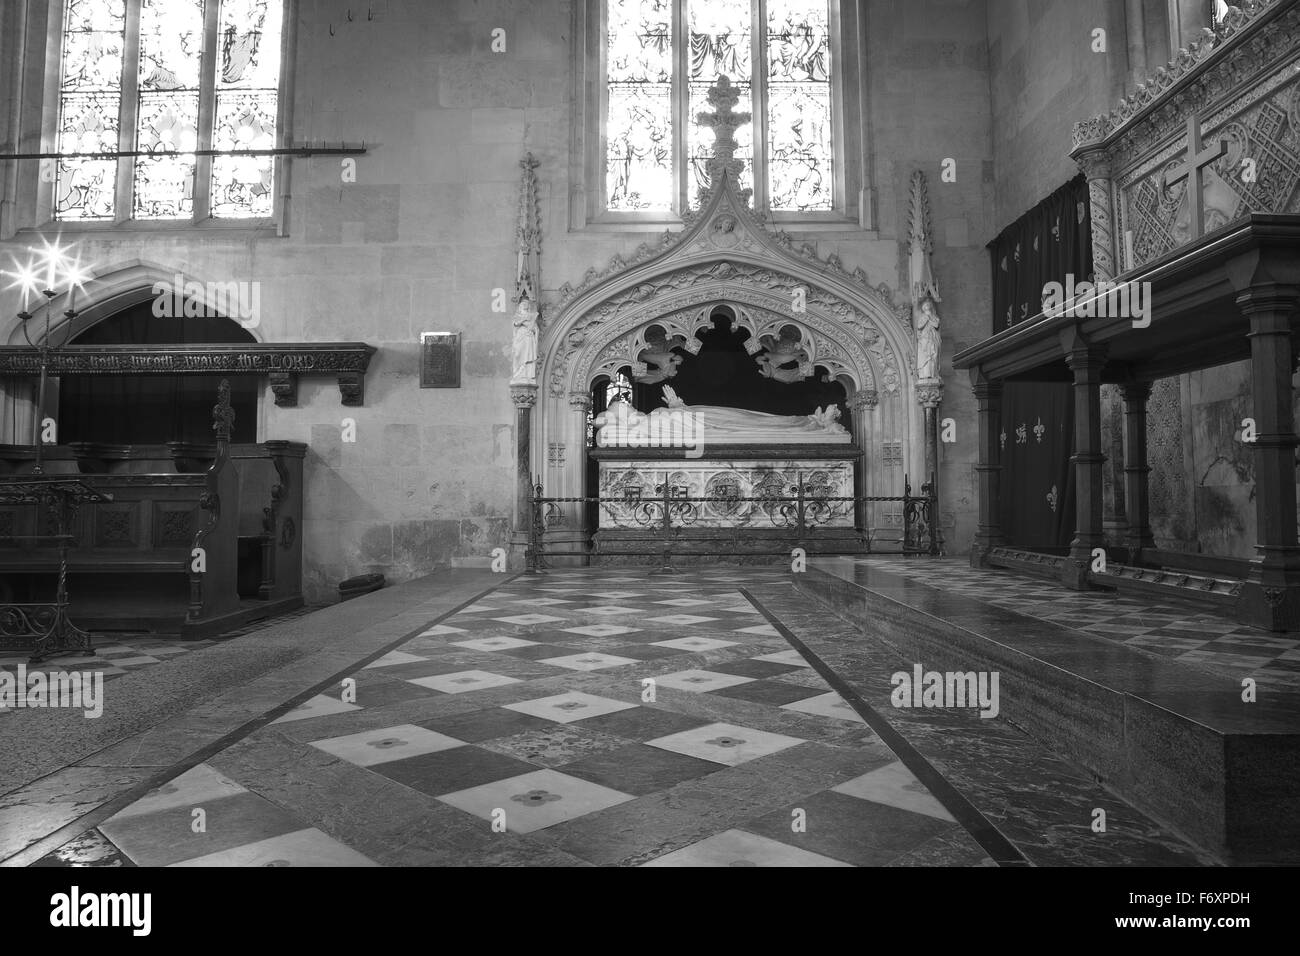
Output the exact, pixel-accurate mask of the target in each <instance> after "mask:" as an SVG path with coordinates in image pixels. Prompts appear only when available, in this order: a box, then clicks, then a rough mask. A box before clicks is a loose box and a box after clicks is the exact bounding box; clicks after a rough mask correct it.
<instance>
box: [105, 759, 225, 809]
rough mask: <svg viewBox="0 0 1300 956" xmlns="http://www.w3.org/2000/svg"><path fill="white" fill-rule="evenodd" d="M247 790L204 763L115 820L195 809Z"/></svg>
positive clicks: (133, 806) (150, 792)
mask: <svg viewBox="0 0 1300 956" xmlns="http://www.w3.org/2000/svg"><path fill="white" fill-rule="evenodd" d="M246 792H247V791H246V789H245V788H244V787H242V786H240V785H239V784H237V783H235V781H233V780H231V779H230V778H229V777H227V776H225V775H224V774H222V773H219V772H218V771H216V770H214V769H213V768H212V767H209V766H208V765H207V764H205V763H201V764H198V765H197V766H194V767H191V768H190V769H189V770H186V771H185V772H184V773H183V774H180V775H179V776H177V777H174V778H172V779H171V780H169V781H167V783H164V784H163V785H162V786H160V787H155V788H154V789H153V790H150V791H149V792H148V793H147V794H145V795H144V796H143V797H141V798H140V799H139V800H137V801H135V803H132V804H130V805H128V806H126V807H124V808H122V809H121V810H119V811H118V812H117V813H116V814H115V815H114V816H113V817H112V819H114V820H121V819H125V818H126V817H136V816H140V815H141V814H144V813H157V812H159V811H161V810H171V809H174V808H175V807H196V806H200V805H202V804H204V803H208V802H210V801H212V800H216V799H219V798H221V797H230V796H234V795H235V794H237V793H246Z"/></svg>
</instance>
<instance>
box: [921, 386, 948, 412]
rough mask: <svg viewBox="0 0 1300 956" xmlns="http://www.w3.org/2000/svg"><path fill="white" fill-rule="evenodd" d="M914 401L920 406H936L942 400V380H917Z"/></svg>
mask: <svg viewBox="0 0 1300 956" xmlns="http://www.w3.org/2000/svg"><path fill="white" fill-rule="evenodd" d="M916 401H917V404H919V405H920V406H921V407H922V408H938V407H939V403H940V402H942V401H943V382H918V383H917V385H916Z"/></svg>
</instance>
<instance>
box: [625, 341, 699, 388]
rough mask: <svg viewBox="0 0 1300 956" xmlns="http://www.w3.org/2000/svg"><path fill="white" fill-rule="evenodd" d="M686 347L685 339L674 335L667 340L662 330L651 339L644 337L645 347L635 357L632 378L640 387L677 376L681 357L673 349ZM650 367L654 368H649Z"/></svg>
mask: <svg viewBox="0 0 1300 956" xmlns="http://www.w3.org/2000/svg"><path fill="white" fill-rule="evenodd" d="M685 345H686V337H685V336H682V335H674V336H673V337H672V338H668V336H667V334H666V333H665V332H663V331H662V330H657V334H656V335H655V336H654V337H653V338H651V337H650V336H649V335H648V334H647V336H646V346H647V348H644V349H642V350H641V354H640V355H638V356H637V360H638V367H635V368H633V374H632V378H633V379H634V380H635V381H637V382H639V383H641V384H642V385H654V384H656V383H658V382H662V381H664V380H665V379H669V378H672V377H673V376H674V375H676V374H677V366H679V365H681V364H682V357H681V356H680V355H677V354H676V353H674V352H673V349H677V348H682V347H684V346H685ZM650 366H654V367H653V368H650Z"/></svg>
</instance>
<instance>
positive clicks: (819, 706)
mask: <svg viewBox="0 0 1300 956" xmlns="http://www.w3.org/2000/svg"><path fill="white" fill-rule="evenodd" d="M781 707H782V709H783V710H797V711H799V712H800V713H801V714H817V715H818V716H820V717H834V718H836V719H838V720H850V721H853V722H855V723H859V724H865V723H866V721H865V720H863V719H862V717H861V716H860V715H859V714H858V712H857V711H856V710H854V709H853V708H852V707H850V706H849V704H848V701H846V700H845V699H844V698H843V697H841V696H840V695H839V694H837V693H835V691H830V692H829V693H826V694H818V695H817V696H816V697H808V698H806V699H804V700H796V701H793V702H792V703H789V704H782V705H781Z"/></svg>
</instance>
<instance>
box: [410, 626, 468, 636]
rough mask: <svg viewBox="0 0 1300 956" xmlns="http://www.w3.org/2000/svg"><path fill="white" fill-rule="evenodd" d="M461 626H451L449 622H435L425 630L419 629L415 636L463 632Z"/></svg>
mask: <svg viewBox="0 0 1300 956" xmlns="http://www.w3.org/2000/svg"><path fill="white" fill-rule="evenodd" d="M464 633H465V629H464V628H463V627H452V626H451V625H450V624H435V625H434V626H433V627H431V628H429V629H428V630H427V631H421V632H420V633H419V634H417V635H416V637H439V636H441V635H443V634H464Z"/></svg>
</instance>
